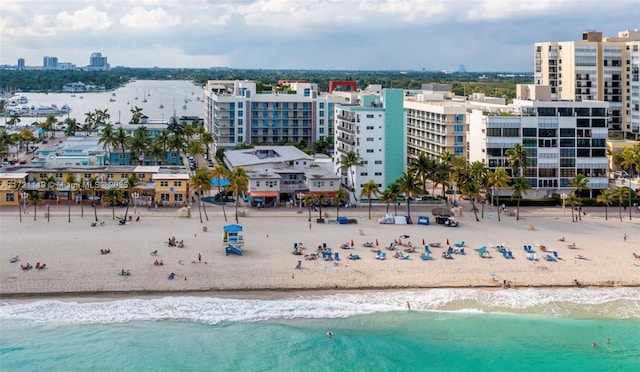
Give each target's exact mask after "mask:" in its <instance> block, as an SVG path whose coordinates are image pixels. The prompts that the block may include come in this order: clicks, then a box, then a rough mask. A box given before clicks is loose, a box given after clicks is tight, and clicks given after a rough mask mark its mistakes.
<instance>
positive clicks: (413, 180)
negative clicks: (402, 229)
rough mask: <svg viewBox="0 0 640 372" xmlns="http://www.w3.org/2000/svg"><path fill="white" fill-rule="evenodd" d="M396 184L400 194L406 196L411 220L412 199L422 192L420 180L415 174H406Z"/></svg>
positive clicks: (408, 215)
mask: <svg viewBox="0 0 640 372" xmlns="http://www.w3.org/2000/svg"><path fill="white" fill-rule="evenodd" d="M396 182H397V183H398V188H399V189H400V192H402V193H403V194H404V197H405V200H406V201H407V217H409V220H411V207H410V205H411V199H412V198H414V197H415V196H416V195H418V193H420V191H421V190H422V188H421V187H420V180H419V179H418V178H417V177H416V176H415V175H414V174H413V173H409V172H404V173H402V176H400V178H399V179H398V180H396Z"/></svg>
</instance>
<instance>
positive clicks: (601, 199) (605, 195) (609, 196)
mask: <svg viewBox="0 0 640 372" xmlns="http://www.w3.org/2000/svg"><path fill="white" fill-rule="evenodd" d="M596 203H598V204H604V220H605V221H607V220H609V214H608V212H607V209H608V208H607V207H609V206H610V205H611V204H613V193H612V192H611V191H609V190H607V189H604V190H600V195H598V196H597V197H596Z"/></svg>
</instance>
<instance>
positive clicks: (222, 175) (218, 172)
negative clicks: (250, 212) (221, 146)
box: [211, 164, 229, 222]
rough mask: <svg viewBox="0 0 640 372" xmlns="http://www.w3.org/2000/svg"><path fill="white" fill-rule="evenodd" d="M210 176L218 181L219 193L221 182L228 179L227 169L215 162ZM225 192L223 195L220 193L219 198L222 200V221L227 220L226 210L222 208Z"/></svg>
mask: <svg viewBox="0 0 640 372" xmlns="http://www.w3.org/2000/svg"><path fill="white" fill-rule="evenodd" d="M211 177H213V178H215V179H216V181H218V195H221V194H220V192H221V190H220V189H221V188H222V186H221V183H222V180H223V179H228V178H229V170H228V169H227V168H226V167H225V166H224V165H222V164H217V165H216V166H215V167H213V169H212V170H211ZM226 194H227V193H226V192H225V193H224V195H221V196H222V198H221V199H220V201H221V202H222V214H223V215H224V221H225V222H227V212H226V211H225V209H224V206H225V204H226V203H225V200H226V197H227V195H226Z"/></svg>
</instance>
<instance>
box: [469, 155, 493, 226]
mask: <svg viewBox="0 0 640 372" xmlns="http://www.w3.org/2000/svg"><path fill="white" fill-rule="evenodd" d="M488 174H489V168H487V166H486V165H484V163H483V162H481V161H474V162H473V163H471V166H470V167H469V176H470V177H471V180H469V182H473V183H476V184H477V185H478V190H477V193H476V196H475V197H474V199H475V200H479V201H480V202H481V203H482V218H484V205H485V203H484V199H485V196H486V193H487V188H488V184H487V176H488ZM467 191H470V190H467ZM473 202H474V201H473V200H472V201H471V205H472V206H473V210H474V212H475V205H473Z"/></svg>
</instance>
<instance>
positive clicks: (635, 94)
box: [534, 30, 640, 140]
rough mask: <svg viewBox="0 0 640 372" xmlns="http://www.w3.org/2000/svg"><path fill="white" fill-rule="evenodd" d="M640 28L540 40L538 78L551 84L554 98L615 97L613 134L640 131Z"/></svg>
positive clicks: (628, 135) (633, 135)
mask: <svg viewBox="0 0 640 372" xmlns="http://www.w3.org/2000/svg"><path fill="white" fill-rule="evenodd" d="M639 48H640V31H639V30H634V31H630V30H627V31H621V32H619V33H618V36H617V37H604V38H603V37H602V33H601V32H598V31H586V32H584V33H583V34H582V40H579V41H561V42H557V41H554V42H542V43H536V44H535V57H534V66H535V83H536V84H544V85H549V86H551V97H552V98H553V99H563V100H574V101H583V100H600V101H606V102H609V113H608V120H609V123H608V127H609V130H610V131H611V133H612V134H614V135H615V134H618V136H620V137H621V136H624V137H625V138H627V139H635V140H638V136H639V135H640V85H639V84H640V81H639V78H640V76H639V63H640V61H639V60H640V51H639Z"/></svg>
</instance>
